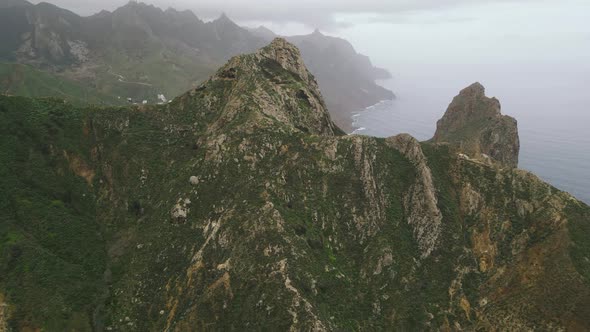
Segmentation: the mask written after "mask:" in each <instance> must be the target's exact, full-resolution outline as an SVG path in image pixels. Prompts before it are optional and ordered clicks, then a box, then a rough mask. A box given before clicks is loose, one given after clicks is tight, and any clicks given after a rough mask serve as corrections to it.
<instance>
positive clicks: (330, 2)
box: [36, 0, 548, 29]
mask: <svg viewBox="0 0 590 332" xmlns="http://www.w3.org/2000/svg"><path fill="white" fill-rule="evenodd" d="M48 1H49V2H52V3H54V4H56V5H58V6H60V7H64V8H66V9H69V10H72V11H74V12H77V13H79V14H82V15H90V14H92V13H96V12H98V11H100V10H102V9H107V10H113V9H115V8H117V7H119V6H122V5H124V4H125V3H126V2H127V1H126V0H104V1H79V0H48ZM144 1H145V2H147V3H150V4H153V5H156V6H158V7H161V8H168V7H173V8H176V9H178V10H184V9H190V10H192V11H194V12H195V14H196V15H197V16H199V17H201V18H205V19H211V18H215V17H217V16H219V15H220V14H221V13H222V12H225V13H226V14H227V15H228V16H230V17H231V18H232V19H234V20H236V21H268V22H275V23H288V22H291V23H300V24H304V25H306V26H309V27H314V28H316V27H317V28H321V29H334V28H338V27H341V26H342V25H344V26H347V25H350V22H343V21H341V20H337V19H336V17H338V16H346V15H349V14H355V15H369V16H370V15H373V17H374V19H375V20H377V21H382V22H383V21H386V20H388V19H391V18H393V19H394V21H393V22H395V19H399V14H403V13H408V12H416V11H432V12H437V11H441V10H446V9H452V8H455V7H460V6H473V5H481V4H487V3H509V2H532V3H534V2H544V1H548V0H478V1H474V0H362V1H360V0H298V1H293V0H248V1H245V0H198V1H196V0H144ZM36 2H39V1H36ZM392 15H393V16H395V17H392Z"/></svg>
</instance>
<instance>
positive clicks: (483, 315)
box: [0, 39, 590, 331]
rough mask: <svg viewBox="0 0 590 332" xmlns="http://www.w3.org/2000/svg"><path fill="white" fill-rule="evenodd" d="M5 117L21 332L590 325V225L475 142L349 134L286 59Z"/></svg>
mask: <svg viewBox="0 0 590 332" xmlns="http://www.w3.org/2000/svg"><path fill="white" fill-rule="evenodd" d="M0 117H2V118H1V120H2V121H0V124H1V125H2V126H3V127H2V128H1V129H2V130H0V135H1V136H2V137H1V138H2V139H1V140H0V142H2V143H1V144H3V145H2V148H1V149H0V152H1V153H2V155H1V158H2V163H0V165H1V166H0V172H1V174H0V175H1V176H0V181H2V185H1V186H0V188H1V189H0V197H2V200H0V204H2V209H1V210H2V211H3V213H2V215H1V216H0V218H1V219H0V228H1V230H2V233H1V234H5V235H4V236H3V237H2V238H0V240H1V241H2V242H0V248H1V255H0V259H1V261H0V267H1V268H2V271H1V272H2V273H0V301H2V302H4V305H3V306H1V307H0V308H3V310H2V311H0V327H1V326H2V325H1V324H4V325H6V326H8V327H11V328H13V329H14V330H25V329H34V328H41V329H45V330H81V331H83V330H88V331H90V330H125V331H152V330H153V331H161V330H176V331H186V330H219V331H225V330H280V331H283V330H335V331H336V330H452V329H454V330H459V329H465V330H478V329H482V330H493V329H499V330H523V329H533V330H534V329H541V330H553V329H559V328H563V329H571V330H583V329H588V328H589V327H590V321H589V320H588V317H590V312H588V310H589V309H588V308H590V284H589V282H590V265H589V264H588V257H590V244H589V242H588V235H589V234H590V207H588V206H587V205H585V204H583V203H581V202H579V201H577V200H576V199H575V198H573V197H571V196H570V195H568V194H566V193H563V192H560V191H558V190H557V189H555V188H553V187H551V186H549V185H548V184H546V183H544V182H542V181H541V180H539V179H538V178H537V177H535V176H534V175H532V174H530V173H527V172H524V171H521V170H517V169H512V168H503V167H502V165H500V164H494V163H491V164H487V163H484V162H481V161H480V160H478V159H467V158H461V157H459V155H458V151H459V150H457V148H456V147H455V146H454V145H449V144H446V143H441V144H433V143H419V142H417V141H416V140H415V139H413V138H412V137H410V136H408V135H401V136H396V137H391V138H388V139H378V138H372V137H362V136H345V135H342V132H341V131H340V130H339V129H338V128H337V127H336V126H335V125H334V124H333V123H332V122H331V121H330V116H329V114H328V113H327V110H326V108H325V105H324V102H323V100H322V98H321V95H320V93H319V88H318V86H317V83H316V82H315V80H314V78H313V76H312V75H311V74H310V73H309V72H308V71H307V69H306V68H305V66H304V65H303V60H302V59H301V56H300V54H299V51H298V50H297V49H296V48H295V47H294V46H292V45H290V44H288V43H287V42H285V41H284V40H281V39H277V40H275V41H273V43H272V44H271V45H269V46H267V47H265V48H263V49H261V50H260V51H258V52H256V53H254V54H250V55H244V56H239V57H235V58H232V59H231V60H230V61H229V62H228V63H227V64H226V65H225V66H224V67H222V68H221V69H219V70H218V71H217V73H216V74H215V75H214V76H213V77H211V78H210V79H209V80H208V81H206V82H205V83H204V84H203V85H201V86H199V87H197V88H195V89H193V90H191V91H189V92H188V93H186V94H184V95H182V96H180V97H178V98H176V99H174V100H173V101H172V102H171V103H170V104H167V105H160V106H136V107H121V108H89V107H86V108H83V107H82V108H77V107H73V106H70V105H68V104H64V103H63V102H62V101H60V100H53V99H45V100H39V99H36V100H33V99H26V98H20V97H0ZM40 299H42V300H40Z"/></svg>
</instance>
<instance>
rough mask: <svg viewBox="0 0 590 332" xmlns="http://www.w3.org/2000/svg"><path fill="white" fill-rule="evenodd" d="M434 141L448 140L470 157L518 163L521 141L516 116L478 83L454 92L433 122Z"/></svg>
mask: <svg viewBox="0 0 590 332" xmlns="http://www.w3.org/2000/svg"><path fill="white" fill-rule="evenodd" d="M432 141H433V142H435V143H442V142H448V143H451V144H453V145H455V146H457V147H459V149H460V151H462V152H463V153H464V154H466V155H467V156H470V157H474V158H478V159H491V160H493V161H495V162H499V163H501V164H504V165H507V166H509V167H517V166H518V152H519V150H520V141H519V138H518V127H517V123H516V120H515V119H514V118H512V117H510V116H507V115H502V114H501V113H500V102H499V101H498V99H496V98H488V97H486V95H485V89H484V87H483V86H482V85H481V84H480V83H474V84H472V85H470V86H469V87H467V88H465V89H463V90H462V91H461V93H459V95H458V96H456V97H455V98H454V99H453V101H452V102H451V104H450V105H449V108H448V109H447V111H446V113H445V115H444V116H443V117H442V119H440V120H439V121H438V123H437V125H436V133H435V134H434V137H433V138H432Z"/></svg>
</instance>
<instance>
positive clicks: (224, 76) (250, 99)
mask: <svg viewBox="0 0 590 332" xmlns="http://www.w3.org/2000/svg"><path fill="white" fill-rule="evenodd" d="M214 89H215V91H220V92H222V93H223V95H218V96H214V97H211V95H210V94H208V91H213V90H214ZM188 95H189V96H190V98H192V97H194V96H197V98H196V99H197V100H199V99H201V97H202V95H206V96H209V97H208V98H212V99H214V100H217V101H218V100H225V103H224V104H223V105H218V108H219V109H220V112H221V113H220V117H219V119H218V120H217V121H216V122H215V123H214V124H212V125H211V126H210V129H211V130H212V131H219V130H221V129H222V128H224V127H225V126H232V125H233V124H235V123H237V122H239V123H240V128H242V129H245V130H251V129H252V128H254V127H257V128H260V127H268V126H273V127H274V126H277V125H279V124H283V125H288V126H290V127H291V128H293V129H295V130H300V131H303V132H306V133H312V134H320V135H336V134H340V133H342V131H341V130H340V129H339V128H338V127H336V125H334V123H332V120H331V118H330V115H329V113H328V110H327V108H326V105H325V103H324V100H323V98H322V95H321V92H320V89H319V86H318V84H317V82H316V81H315V79H314V78H313V76H312V75H311V74H310V73H309V71H308V70H307V68H306V67H305V64H304V62H303V59H302V58H301V53H300V52H299V49H298V48H297V47H296V46H294V45H293V44H290V43H288V42H287V41H286V40H284V39H282V38H276V39H275V40H273V41H272V42H271V43H270V44H269V45H268V46H266V47H263V48H262V49H260V50H258V51H257V52H256V53H253V54H247V55H240V56H236V57H233V58H232V59H230V61H229V62H228V63H227V64H226V65H225V66H223V67H222V68H221V69H220V70H219V71H218V72H217V74H215V75H214V76H213V77H211V78H210V79H209V80H208V81H207V82H205V83H204V84H203V85H202V86H201V87H199V88H197V89H196V90H193V91H191V92H190V93H189V94H188ZM224 96H230V98H229V99H227V98H223V97H224ZM193 99H195V98H193ZM210 104H211V103H210ZM245 114H248V115H245ZM244 117H248V118H249V120H248V121H234V120H235V119H237V118H241V119H244Z"/></svg>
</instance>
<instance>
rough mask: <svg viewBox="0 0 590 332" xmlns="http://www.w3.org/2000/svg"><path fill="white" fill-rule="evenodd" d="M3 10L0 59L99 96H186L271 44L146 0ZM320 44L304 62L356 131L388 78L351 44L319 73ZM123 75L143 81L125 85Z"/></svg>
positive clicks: (383, 94)
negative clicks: (357, 115)
mask: <svg viewBox="0 0 590 332" xmlns="http://www.w3.org/2000/svg"><path fill="white" fill-rule="evenodd" d="M2 11H3V12H0V18H2V20H1V21H2V23H0V28H2V29H3V30H4V31H8V32H10V33H7V34H6V35H5V36H3V38H4V40H0V41H1V42H2V46H0V59H3V60H4V61H8V62H17V63H23V64H28V65H32V66H35V67H36V68H37V69H42V70H47V71H51V72H52V74H54V75H58V76H63V77H65V78H66V79H68V80H77V81H80V82H81V83H82V84H84V85H86V86H88V87H89V88H93V89H96V90H97V93H100V94H108V95H111V96H113V97H122V99H123V100H126V99H127V98H131V99H133V100H134V101H138V102H141V101H143V100H147V101H148V102H150V103H155V102H157V100H156V96H157V95H160V94H164V95H165V96H167V97H168V98H171V97H173V96H177V95H180V94H181V93H183V92H184V91H186V90H188V89H190V88H192V87H194V86H196V85H198V84H199V83H200V82H202V81H203V80H205V79H206V78H207V77H208V76H210V75H211V74H213V73H214V72H215V69H216V68H218V67H219V66H221V65H223V63H224V62H225V61H227V60H228V59H229V58H231V57H232V56H234V55H238V54H243V53H250V52H253V51H255V50H257V49H259V48H260V47H262V46H264V45H265V44H266V43H268V42H270V40H267V38H268V37H269V34H268V32H267V34H266V37H261V36H259V35H257V34H256V33H252V32H251V31H249V30H247V29H244V28H242V27H240V26H238V25H237V24H236V23H234V22H233V21H231V20H230V19H229V18H228V17H227V16H225V17H224V16H223V15H222V16H220V17H219V18H218V19H216V20H214V21H211V22H204V21H202V20H201V19H199V18H198V17H197V16H196V15H195V14H194V13H192V12H190V11H183V12H179V11H176V10H171V9H170V8H169V9H166V10H162V9H161V8H158V7H155V6H153V5H148V4H145V3H141V2H129V3H128V4H126V5H124V6H122V7H120V8H117V9H116V10H114V11H113V12H108V11H102V12H101V13H98V14H95V15H91V16H88V17H81V16H78V15H76V14H74V13H72V12H69V11H67V10H62V9H60V8H58V7H55V6H53V5H42V4H38V5H28V6H20V7H13V8H8V9H3V10H2ZM27 17H28V18H27ZM31 17H32V18H34V20H30V19H29V18H31ZM308 38H311V37H308ZM326 38H328V37H326ZM304 39H305V38H304ZM316 47H318V46H317V45H315V46H312V47H310V48H304V58H305V61H306V62H310V63H311V64H312V65H311V66H310V67H311V68H312V72H315V71H318V72H317V73H316V74H318V75H316V76H318V78H319V80H320V87H321V88H322V90H324V91H325V92H324V94H325V95H326V97H327V101H328V106H329V107H330V109H331V112H332V115H333V117H334V118H335V120H336V121H337V123H338V124H339V125H340V126H341V127H343V128H344V129H346V130H347V131H352V130H351V129H352V128H351V124H352V119H351V113H352V112H354V111H360V110H362V109H363V108H365V107H367V106H370V105H372V104H375V103H377V102H379V101H380V100H382V99H385V98H393V97H394V95H393V94H392V93H391V92H389V91H387V90H385V89H383V88H381V87H379V86H377V85H376V84H374V80H375V79H376V78H379V77H380V76H382V75H379V74H377V73H373V71H374V70H375V69H374V68H373V66H372V65H371V64H370V62H368V58H363V57H361V56H359V55H358V54H357V53H356V52H355V51H354V50H349V49H348V48H346V52H344V51H343V50H344V49H342V50H340V51H339V50H335V51H334V52H332V53H330V54H329V56H330V57H331V58H332V59H337V60H338V61H339V62H340V63H341V65H340V67H339V68H336V69H335V70H333V72H332V73H331V74H330V75H326V74H325V73H323V72H321V69H322V68H323V67H324V66H322V65H321V62H322V61H324V60H321V59H317V58H318V57H322V56H325V55H324V54H323V53H314V52H313V50H314V48H316ZM350 48H352V46H350ZM306 53H309V54H310V55H307V54H306ZM314 59H315V61H313V60H314ZM314 63H318V65H313V64H314ZM357 67H358V68H357ZM347 68H352V70H347ZM359 68H360V70H359ZM340 72H342V73H343V74H342V75H340V74H339V73H340ZM121 76H123V77H125V80H124V81H127V82H138V83H142V84H130V83H123V82H121V81H120V80H119V78H120V77H121ZM339 90H343V94H342V95H344V96H350V97H347V100H346V101H339V99H340V98H339V97H338V96H337V95H336V94H335V93H334V92H333V91H339ZM363 91H367V92H363Z"/></svg>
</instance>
